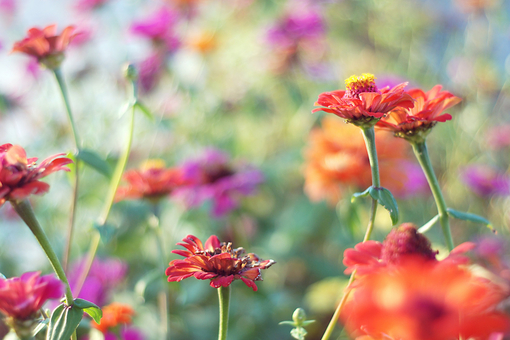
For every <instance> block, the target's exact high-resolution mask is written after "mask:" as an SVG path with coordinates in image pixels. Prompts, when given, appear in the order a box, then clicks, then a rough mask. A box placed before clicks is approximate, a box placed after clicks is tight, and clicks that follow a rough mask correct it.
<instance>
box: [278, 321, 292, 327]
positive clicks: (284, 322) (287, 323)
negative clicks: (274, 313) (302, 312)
mask: <svg viewBox="0 0 510 340" xmlns="http://www.w3.org/2000/svg"><path fill="white" fill-rule="evenodd" d="M278 324H279V325H289V326H292V327H296V323H295V322H294V321H280V322H279V323H278Z"/></svg>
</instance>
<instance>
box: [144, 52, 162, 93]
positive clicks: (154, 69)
mask: <svg viewBox="0 0 510 340" xmlns="http://www.w3.org/2000/svg"><path fill="white" fill-rule="evenodd" d="M164 71H165V63H164V57H163V56H161V55H160V54H159V53H153V54H151V55H149V56H148V57H147V58H146V59H144V60H142V61H141V62H140V63H139V64H138V84H139V85H140V90H141V91H142V92H144V93H148V92H150V91H152V90H153V89H154V87H156V85H157V83H158V81H159V79H160V78H161V76H162V74H163V72H164Z"/></svg>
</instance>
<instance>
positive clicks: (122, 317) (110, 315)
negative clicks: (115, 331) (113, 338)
mask: <svg viewBox="0 0 510 340" xmlns="http://www.w3.org/2000/svg"><path fill="white" fill-rule="evenodd" d="M101 309H102V311H103V317H102V318H101V323H100V324H97V323H96V322H95V321H94V320H92V322H91V325H92V327H94V328H96V329H98V330H100V331H101V332H103V333H106V332H108V330H110V329H112V328H115V327H117V326H119V325H129V324H131V322H132V318H133V315H135V311H134V310H133V308H131V307H130V306H128V305H125V304H122V303H116V302H114V303H111V304H109V305H108V306H105V307H103V308H101Z"/></svg>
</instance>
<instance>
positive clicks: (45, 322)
mask: <svg viewBox="0 0 510 340" xmlns="http://www.w3.org/2000/svg"><path fill="white" fill-rule="evenodd" d="M49 322H50V320H49V319H44V320H41V322H40V323H39V324H38V325H37V326H36V327H35V328H34V331H33V332H32V336H36V335H37V333H39V332H40V331H41V330H43V329H44V327H46V326H47V325H48V323H49Z"/></svg>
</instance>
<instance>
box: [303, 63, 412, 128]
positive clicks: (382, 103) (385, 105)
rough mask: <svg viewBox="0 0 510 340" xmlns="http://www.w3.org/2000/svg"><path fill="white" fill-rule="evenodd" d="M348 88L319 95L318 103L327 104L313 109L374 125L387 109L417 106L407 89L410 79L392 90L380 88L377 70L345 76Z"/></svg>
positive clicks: (369, 125) (363, 125) (360, 123)
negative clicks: (405, 90) (405, 89)
mask: <svg viewBox="0 0 510 340" xmlns="http://www.w3.org/2000/svg"><path fill="white" fill-rule="evenodd" d="M345 85H346V91H342V90H337V91H332V92H325V93H322V94H320V95H319V99H318V100H317V102H316V103H315V106H323V107H321V108H318V109H314V110H312V113H313V112H317V111H324V112H329V113H333V114H335V115H337V116H339V117H341V118H344V119H346V120H347V122H349V123H351V124H354V125H357V126H361V127H371V126H374V124H375V123H376V122H377V121H378V120H379V119H380V118H381V117H382V116H384V115H385V114H386V113H388V112H390V111H391V110H393V109H395V108H396V107H405V108H411V107H413V99H412V98H411V97H410V96H409V95H408V94H407V93H405V92H404V87H405V86H406V85H407V83H402V84H399V85H397V86H395V87H394V88H392V89H391V90H390V89H389V88H387V87H386V88H384V89H382V90H380V91H379V90H378V89H377V85H376V84H375V77H374V75H373V74H370V73H364V74H363V75H361V76H359V77H357V76H351V77H350V78H348V79H347V80H345Z"/></svg>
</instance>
